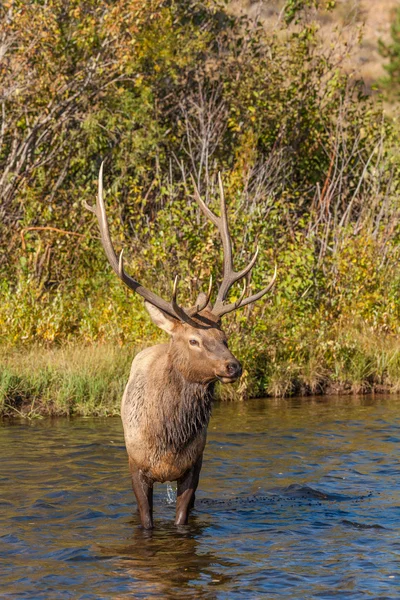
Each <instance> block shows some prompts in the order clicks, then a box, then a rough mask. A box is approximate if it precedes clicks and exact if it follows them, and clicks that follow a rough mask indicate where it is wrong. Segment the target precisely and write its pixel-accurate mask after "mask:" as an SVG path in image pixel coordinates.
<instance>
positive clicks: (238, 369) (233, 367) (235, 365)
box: [217, 359, 242, 383]
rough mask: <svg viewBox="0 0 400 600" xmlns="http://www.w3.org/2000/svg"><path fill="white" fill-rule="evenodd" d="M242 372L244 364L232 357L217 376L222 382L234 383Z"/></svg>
mask: <svg viewBox="0 0 400 600" xmlns="http://www.w3.org/2000/svg"><path fill="white" fill-rule="evenodd" d="M241 374H242V365H241V364H240V362H239V361H238V360H236V359H233V360H232V359H231V360H229V361H227V362H226V363H225V365H224V367H223V370H221V372H220V373H218V374H217V378H218V380H219V381H221V382H222V383H233V382H234V381H236V380H237V379H239V377H240V376H241Z"/></svg>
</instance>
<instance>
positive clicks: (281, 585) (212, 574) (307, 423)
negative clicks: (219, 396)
mask: <svg viewBox="0 0 400 600" xmlns="http://www.w3.org/2000/svg"><path fill="white" fill-rule="evenodd" d="M399 409H400V399H399V398H398V397H395V396H391V397H384V396H375V397H360V398H350V397H348V398H343V397H342V398H302V399H301V398H295V399H290V400H279V401H274V400H271V399H267V400H252V401H248V402H246V403H232V404H217V405H216V406H215V407H214V411H213V416H212V419H211V423H210V427H209V436H208V442H207V447H206V452H205V457H204V462H203V469H202V473H201V478H200V485H199V490H198V493H197V501H196V508H195V510H194V512H193V513H192V517H191V521H190V524H189V525H188V526H187V527H183V528H180V529H179V530H177V529H176V527H175V526H174V525H173V518H174V493H175V492H174V488H173V485H172V486H171V485H168V484H164V485H158V486H156V488H155V526H156V528H155V529H154V531H152V532H146V531H143V530H142V529H141V528H140V527H139V520H138V516H137V514H136V511H135V503H134V497H133V493H132V491H131V487H130V479H129V472H128V467H127V459H126V454H125V448H124V443H123V435H122V428H121V424H120V421H119V419H118V418H109V419H90V418H87V419H84V418H79V419H70V420H67V419H43V420H35V421H32V422H26V421H13V422H10V421H4V422H2V423H1V424H0V451H1V463H0V465H1V466H0V597H1V598H7V599H8V598H9V599H16V598H30V599H34V600H41V599H46V600H47V599H49V600H50V599H51V600H56V599H59V598H60V599H61V598H72V599H74V600H75V599H87V600H89V599H99V598H105V599H108V598H112V599H115V600H117V599H118V600H122V599H128V598H171V599H178V598H190V599H192V598H209V599H214V598H215V599H221V600H222V599H231V598H232V599H235V598H238V599H239V598H241V599H243V598H246V599H248V598H250V599H253V598H285V599H286V598H291V599H295V600H303V599H308V598H318V599H325V600H328V599H335V600H336V599H338V598H343V599H346V600H349V599H360V600H361V599H363V600H364V599H365V598H374V599H378V598H379V599H381V600H383V599H398V598H400V539H399V537H398V535H399V530H400V494H399V474H400V462H399V441H400V410H399Z"/></svg>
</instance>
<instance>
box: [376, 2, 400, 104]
mask: <svg viewBox="0 0 400 600" xmlns="http://www.w3.org/2000/svg"><path fill="white" fill-rule="evenodd" d="M390 32H391V38H392V39H391V42H390V43H385V42H383V41H380V43H379V49H380V53H381V55H382V56H384V57H385V58H387V59H388V60H389V62H388V63H387V64H386V65H384V68H385V70H386V71H387V76H386V77H385V78H383V80H382V84H383V86H384V88H386V90H387V93H388V95H389V96H390V97H393V96H398V94H399V89H400V8H397V10H396V11H395V14H394V20H393V23H392V25H391V28H390Z"/></svg>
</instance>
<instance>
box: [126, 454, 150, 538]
mask: <svg viewBox="0 0 400 600" xmlns="http://www.w3.org/2000/svg"><path fill="white" fill-rule="evenodd" d="M129 469H130V471H131V476H132V487H133V492H134V494H135V496H136V502H137V505H138V509H139V514H140V520H141V522H142V525H143V527H144V528H145V529H153V482H152V481H149V480H148V479H147V477H145V476H144V475H143V473H142V471H141V470H140V469H138V468H137V467H136V466H135V465H134V464H133V463H132V461H131V460H130V461H129Z"/></svg>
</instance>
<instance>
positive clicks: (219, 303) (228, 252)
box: [192, 172, 258, 314]
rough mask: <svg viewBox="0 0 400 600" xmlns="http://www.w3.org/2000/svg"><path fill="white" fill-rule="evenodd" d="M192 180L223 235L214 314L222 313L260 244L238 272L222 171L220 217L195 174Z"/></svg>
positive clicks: (207, 212) (204, 205) (196, 194)
mask: <svg viewBox="0 0 400 600" xmlns="http://www.w3.org/2000/svg"><path fill="white" fill-rule="evenodd" d="M192 181H193V187H194V191H195V198H196V200H197V202H198V204H199V206H200V208H201V210H202V212H203V213H204V215H205V216H206V217H208V218H209V219H210V220H211V221H212V223H214V224H215V225H216V226H217V228H218V231H219V233H220V236H221V241H222V248H223V252H224V266H223V279H222V283H221V285H220V287H219V290H218V294H217V298H216V300H215V306H214V308H213V313H214V314H220V312H221V310H223V307H224V301H225V300H226V297H227V295H228V292H229V290H230V289H231V287H232V286H233V284H234V283H236V282H237V281H239V280H240V279H243V277H245V276H246V275H247V274H248V273H250V271H251V270H252V268H253V267H254V265H255V262H256V260H257V256H258V246H257V248H256V251H255V253H254V256H253V258H252V259H251V261H250V262H249V264H248V265H247V266H246V267H244V269H242V270H241V271H238V272H236V271H235V270H234V268H233V261H232V239H231V235H230V232H229V226H228V214H227V207H226V201H225V193H224V186H223V183H222V177H221V173H220V172H219V173H218V186H219V193H220V211H221V216H220V217H217V215H215V214H214V213H213V212H212V211H211V210H210V209H209V208H208V206H207V205H206V204H205V202H204V200H203V199H202V198H201V196H200V193H199V190H198V188H197V185H196V182H195V180H194V177H193V176H192ZM229 306H230V305H229Z"/></svg>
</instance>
